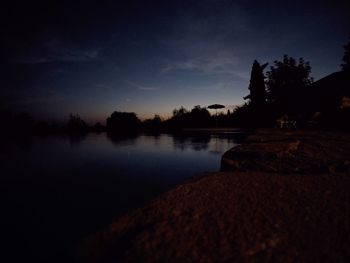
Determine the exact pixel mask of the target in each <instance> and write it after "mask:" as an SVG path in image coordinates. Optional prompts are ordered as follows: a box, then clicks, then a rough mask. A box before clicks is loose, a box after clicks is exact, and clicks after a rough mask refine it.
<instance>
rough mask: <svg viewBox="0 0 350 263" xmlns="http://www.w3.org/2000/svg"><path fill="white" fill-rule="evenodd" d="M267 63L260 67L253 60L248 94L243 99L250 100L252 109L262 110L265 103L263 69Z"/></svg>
mask: <svg viewBox="0 0 350 263" xmlns="http://www.w3.org/2000/svg"><path fill="white" fill-rule="evenodd" d="M267 65H268V63H265V64H264V65H260V63H259V62H258V61H257V60H254V63H253V66H252V71H251V76H250V84H249V90H250V94H249V95H248V96H246V97H244V99H250V102H249V104H250V106H251V107H252V108H262V107H263V106H264V105H265V103H266V89H265V76H264V73H263V71H264V69H265V68H266V66H267Z"/></svg>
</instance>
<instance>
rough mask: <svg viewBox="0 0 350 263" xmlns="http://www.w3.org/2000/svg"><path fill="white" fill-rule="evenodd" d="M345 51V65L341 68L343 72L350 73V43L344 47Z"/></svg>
mask: <svg viewBox="0 0 350 263" xmlns="http://www.w3.org/2000/svg"><path fill="white" fill-rule="evenodd" d="M344 49H345V51H344V56H343V64H341V67H342V69H343V71H346V72H350V42H349V43H347V44H346V45H344Z"/></svg>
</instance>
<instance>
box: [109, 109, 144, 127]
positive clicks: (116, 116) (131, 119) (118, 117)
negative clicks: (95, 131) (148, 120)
mask: <svg viewBox="0 0 350 263" xmlns="http://www.w3.org/2000/svg"><path fill="white" fill-rule="evenodd" d="M140 124H141V122H140V120H139V118H137V116H136V114H135V113H134V112H118V111H115V112H113V113H112V114H111V116H110V117H109V118H107V130H108V131H111V132H124V131H130V130H137V129H139V128H140Z"/></svg>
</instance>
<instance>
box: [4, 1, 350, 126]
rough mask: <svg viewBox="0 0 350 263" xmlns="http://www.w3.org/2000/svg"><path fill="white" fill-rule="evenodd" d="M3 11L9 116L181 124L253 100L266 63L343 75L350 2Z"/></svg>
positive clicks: (31, 5)
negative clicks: (185, 112)
mask: <svg viewBox="0 0 350 263" xmlns="http://www.w3.org/2000/svg"><path fill="white" fill-rule="evenodd" d="M8 2H10V3H7V4H2V7H1V9H2V11H0V12H1V13H2V14H1V15H0V22H1V27H0V33H1V36H2V37H1V38H2V40H1V44H0V45H1V51H0V52H1V53H0V54H1V61H2V62H1V65H0V70H1V75H2V76H1V78H0V92H1V93H0V95H1V96H0V108H5V109H10V110H12V111H26V112H30V113H31V114H32V115H33V116H34V117H36V118H46V119H64V118H67V117H68V115H69V114H70V113H73V114H79V115H80V116H81V117H82V118H83V119H84V120H86V121H87V122H90V123H93V122H96V121H102V122H104V120H105V119H106V117H108V116H109V115H110V114H111V113H112V112H113V111H115V110H117V111H127V112H136V113H137V115H138V117H139V118H141V119H145V118H150V117H153V116H154V114H159V115H161V116H162V117H163V118H167V117H170V116H171V115H172V110H173V109H174V108H178V107H180V106H184V107H186V108H187V109H191V108H192V107H193V106H195V105H201V106H208V105H210V104H215V103H218V104H223V105H225V106H227V109H230V110H232V109H233V108H234V107H235V106H237V105H240V104H242V103H244V100H243V97H244V96H245V95H247V94H248V85H249V78H250V70H251V66H252V63H253V61H254V59H257V60H258V61H259V62H261V63H266V62H268V63H269V66H271V65H273V61H275V60H281V59H282V57H283V55H284V54H288V55H289V56H292V57H294V58H299V57H303V58H304V59H305V60H306V61H309V62H310V64H311V67H312V73H311V76H312V77H314V79H315V80H317V79H320V78H322V77H324V76H326V75H328V74H330V73H332V72H335V71H338V70H340V64H341V59H342V56H343V47H342V46H343V45H344V44H345V43H347V42H348V41H349V37H350V19H349V13H350V4H349V3H347V2H348V1H337V0H332V1H319V2H316V1H307V0H304V1H299V0H294V1H269V0H265V1H254V0H240V1H232V0H231V1H229V0H201V1H191V0H184V1H180V0H178V1H172V0H168V1H132V0H128V1H115V0H114V1H112V0H110V1H107V0H98V1H89V0H84V1H83V0H81V1H73V0H71V1H65V0H61V1H56V0H51V1H35V0H33V1H18V0H13V1H8Z"/></svg>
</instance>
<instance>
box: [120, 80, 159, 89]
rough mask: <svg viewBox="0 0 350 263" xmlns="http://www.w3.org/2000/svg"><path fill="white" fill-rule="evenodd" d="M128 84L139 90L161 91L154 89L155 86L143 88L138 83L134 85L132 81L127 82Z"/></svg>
mask: <svg viewBox="0 0 350 263" xmlns="http://www.w3.org/2000/svg"><path fill="white" fill-rule="evenodd" d="M125 82H126V83H127V84H129V85H130V86H132V87H135V88H137V89H138V90H143V91H155V90H159V89H160V88H159V87H154V86H143V85H139V84H137V83H134V82H132V81H128V80H127V81H125Z"/></svg>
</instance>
